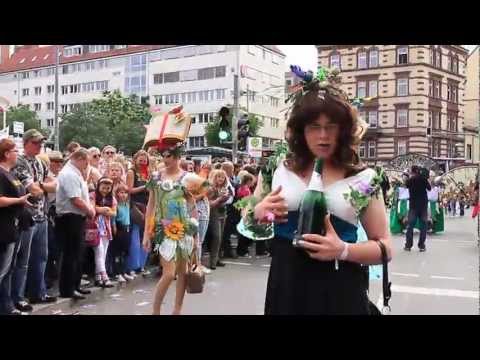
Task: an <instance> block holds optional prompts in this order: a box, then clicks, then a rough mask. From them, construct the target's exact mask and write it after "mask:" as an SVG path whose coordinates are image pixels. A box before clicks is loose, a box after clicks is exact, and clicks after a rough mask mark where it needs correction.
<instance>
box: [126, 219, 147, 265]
mask: <svg viewBox="0 0 480 360" xmlns="http://www.w3.org/2000/svg"><path fill="white" fill-rule="evenodd" d="M131 231H132V232H131V234H132V235H131V236H132V237H131V241H130V249H129V251H128V256H127V261H126V264H125V265H126V270H127V272H128V273H129V272H131V271H134V270H139V269H143V268H144V267H145V263H146V262H147V257H148V253H147V252H146V251H145V250H144V249H143V247H142V240H143V238H142V237H143V231H142V229H140V227H139V226H138V225H136V224H132V230H131Z"/></svg>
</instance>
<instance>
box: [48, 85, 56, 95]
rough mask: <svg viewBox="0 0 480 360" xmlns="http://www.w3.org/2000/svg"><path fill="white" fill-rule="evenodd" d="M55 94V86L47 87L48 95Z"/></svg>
mask: <svg viewBox="0 0 480 360" xmlns="http://www.w3.org/2000/svg"><path fill="white" fill-rule="evenodd" d="M54 92H55V85H47V93H48V94H51V93H54Z"/></svg>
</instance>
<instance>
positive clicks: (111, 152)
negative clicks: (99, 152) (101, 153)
mask: <svg viewBox="0 0 480 360" xmlns="http://www.w3.org/2000/svg"><path fill="white" fill-rule="evenodd" d="M105 154H107V155H113V154H115V152H114V151H105Z"/></svg>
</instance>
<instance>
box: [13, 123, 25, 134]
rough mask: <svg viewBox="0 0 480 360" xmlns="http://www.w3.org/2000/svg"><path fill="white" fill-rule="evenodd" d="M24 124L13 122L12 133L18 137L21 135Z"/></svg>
mask: <svg viewBox="0 0 480 360" xmlns="http://www.w3.org/2000/svg"><path fill="white" fill-rule="evenodd" d="M24 125H25V124H24V123H23V122H19V121H14V122H13V133H14V134H18V135H23V130H24Z"/></svg>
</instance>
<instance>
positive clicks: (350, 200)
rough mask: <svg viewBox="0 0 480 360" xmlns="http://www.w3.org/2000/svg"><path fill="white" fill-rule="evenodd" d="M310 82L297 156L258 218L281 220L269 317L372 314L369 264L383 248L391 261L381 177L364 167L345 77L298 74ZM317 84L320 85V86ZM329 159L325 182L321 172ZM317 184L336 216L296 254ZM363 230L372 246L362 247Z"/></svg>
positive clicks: (296, 134)
mask: <svg viewBox="0 0 480 360" xmlns="http://www.w3.org/2000/svg"><path fill="white" fill-rule="evenodd" d="M295 70H296V71H295V73H297V75H300V76H301V77H302V78H303V79H304V81H303V82H302V88H300V89H298V91H297V92H296V93H295V95H294V104H293V108H292V110H291V113H290V118H289V120H288V124H287V127H288V129H289V135H288V144H289V148H290V151H291V152H292V156H291V157H290V160H289V161H286V162H283V163H281V164H280V166H279V167H278V168H277V169H276V171H275V173H274V176H273V182H272V188H273V189H274V191H273V192H271V193H270V194H269V195H268V196H266V197H265V198H264V199H263V200H262V201H260V202H259V203H258V204H257V205H256V206H255V211H254V214H255V218H256V219H257V220H259V221H261V222H262V221H268V220H267V219H269V218H271V217H272V216H271V214H273V215H274V217H275V222H276V223H277V224H276V226H275V238H274V239H273V241H272V247H273V251H272V263H271V267H270V273H269V278H268V285H267V294H266V300H265V313H266V314H309V315H310V314H369V313H370V307H369V300H368V294H367V291H368V284H367V283H368V282H367V280H366V279H367V278H366V276H365V275H366V274H365V272H366V268H365V267H364V266H362V265H361V264H364V265H373V264H380V263H382V255H381V250H380V246H379V244H378V243H377V242H378V241H382V243H383V244H384V245H385V248H386V254H387V258H388V259H390V258H391V249H390V248H391V246H390V236H389V231H388V222H387V218H386V210H385V204H384V202H383V199H382V191H381V188H380V182H381V178H380V177H379V176H378V175H377V174H376V173H375V171H374V170H373V169H369V168H367V167H366V166H364V165H363V164H362V163H361V161H360V158H359V156H358V155H357V153H356V151H355V150H354V146H355V145H356V144H358V142H359V141H360V138H357V137H356V136H355V135H356V134H357V133H358V129H357V127H358V121H357V120H358V119H357V112H356V110H355V109H354V108H353V107H352V106H351V105H350V103H349V102H348V98H347V96H346V95H345V94H344V93H343V92H342V91H341V90H340V89H339V88H338V87H337V84H338V77H337V76H336V75H337V74H338V73H337V72H332V73H331V74H328V75H327V76H326V75H325V69H320V70H319V72H318V74H317V77H316V78H313V76H312V75H313V74H311V73H304V72H301V70H300V69H299V68H298V67H297V68H296V69H295ZM312 78H313V79H312ZM316 159H323V168H322V171H321V175H320V174H317V173H316V172H314V162H315V160H316ZM310 180H313V181H314V182H316V183H320V184H321V186H322V187H323V191H324V194H325V197H326V203H327V208H328V212H329V215H328V216H326V217H325V219H324V221H325V227H326V233H325V235H324V236H321V235H318V234H302V238H303V239H302V240H300V241H299V242H298V245H299V247H298V248H297V247H294V246H293V244H292V241H293V239H294V235H295V230H296V229H297V223H298V217H299V212H298V209H299V205H300V203H301V200H302V196H303V194H304V193H305V192H306V190H307V189H308V186H309V183H310ZM359 223H361V224H362V226H363V228H364V229H365V232H366V234H367V237H368V240H367V241H365V242H362V243H358V242H357V240H358V239H357V228H358V225H359Z"/></svg>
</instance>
